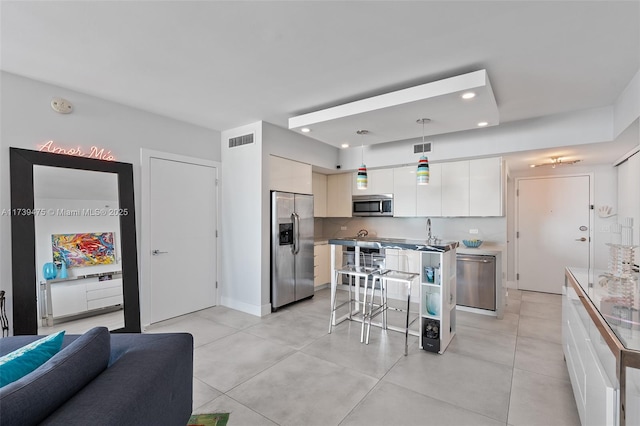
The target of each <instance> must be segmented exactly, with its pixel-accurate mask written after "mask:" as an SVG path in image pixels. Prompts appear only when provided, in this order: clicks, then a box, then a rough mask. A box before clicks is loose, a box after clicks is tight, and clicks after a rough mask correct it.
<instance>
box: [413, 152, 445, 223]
mask: <svg viewBox="0 0 640 426" xmlns="http://www.w3.org/2000/svg"><path fill="white" fill-rule="evenodd" d="M415 169H416V168H415V167H414V170H415ZM414 183H415V174H414ZM416 216H422V217H427V216H436V217H437V216H442V164H430V165H429V184H428V185H417V184H416Z"/></svg>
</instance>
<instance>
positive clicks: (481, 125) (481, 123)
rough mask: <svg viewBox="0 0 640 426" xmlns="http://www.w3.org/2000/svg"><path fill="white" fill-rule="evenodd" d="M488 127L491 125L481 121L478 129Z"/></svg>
mask: <svg viewBox="0 0 640 426" xmlns="http://www.w3.org/2000/svg"><path fill="white" fill-rule="evenodd" d="M488 125H489V123H487V122H486V121H481V122H479V123H478V127H486V126H488Z"/></svg>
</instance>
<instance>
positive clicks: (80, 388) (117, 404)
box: [0, 327, 193, 426]
mask: <svg viewBox="0 0 640 426" xmlns="http://www.w3.org/2000/svg"><path fill="white" fill-rule="evenodd" d="M40 337H42V336H13V337H6V338H3V339H0V356H2V355H5V354H7V353H9V352H12V351H14V350H15V349H18V348H20V347H22V346H24V345H26V344H28V343H30V342H32V341H34V340H37V339H38V338H40ZM192 392H193V337H192V336H191V335H190V334H188V333H169V334H110V333H109V332H108V330H107V329H106V328H104V327H98V328H94V329H92V330H90V331H88V332H87V333H85V334H83V335H69V336H65V337H64V341H63V344H62V349H61V350H60V352H58V353H57V354H56V355H54V356H53V357H52V358H51V359H49V361H47V362H46V363H45V364H43V365H42V366H41V367H39V368H38V369H36V370H35V371H33V372H31V373H30V374H28V375H26V376H25V377H23V378H21V379H19V380H17V381H15V382H13V383H10V384H8V385H6V386H4V387H2V388H0V425H2V426H5V425H6V426H9V425H21V426H24V425H32V424H45V425H87V424H96V425H114V426H115V425H118V426H120V425H154V426H155V425H168V426H171V425H176V426H178V425H180V426H184V425H186V424H187V423H188V420H189V416H190V415H191V409H192V397H193V395H192Z"/></svg>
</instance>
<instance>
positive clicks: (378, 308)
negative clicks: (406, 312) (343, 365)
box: [360, 274, 387, 345]
mask: <svg viewBox="0 0 640 426" xmlns="http://www.w3.org/2000/svg"><path fill="white" fill-rule="evenodd" d="M376 282H378V289H379V290H380V304H379V305H376V304H375V296H376ZM367 287H368V286H366V285H365V289H364V300H365V306H366V301H367V297H368V296H367V293H368V291H367ZM380 314H382V329H383V330H386V329H387V287H386V282H385V280H384V279H381V278H380V277H379V276H378V275H375V274H374V275H372V278H371V301H370V302H369V310H368V312H365V313H364V315H363V318H362V319H363V321H362V329H361V331H360V342H364V343H366V344H367V345H368V344H369V335H370V333H371V320H372V319H373V318H375V317H377V316H378V315H380ZM365 322H366V323H367V324H366V326H367V333H366V339H365V332H364V329H365Z"/></svg>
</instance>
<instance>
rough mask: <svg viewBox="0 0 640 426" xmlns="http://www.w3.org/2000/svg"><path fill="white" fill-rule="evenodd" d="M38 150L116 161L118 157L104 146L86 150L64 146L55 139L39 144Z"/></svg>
mask: <svg viewBox="0 0 640 426" xmlns="http://www.w3.org/2000/svg"><path fill="white" fill-rule="evenodd" d="M38 151H41V152H51V153H53V154H64V155H72V156H75V157H85V158H96V159H98V160H104V161H114V160H115V159H116V158H115V157H114V156H113V155H112V154H111V151H105V149H104V148H99V147H97V146H92V147H91V148H89V151H88V152H87V151H84V150H83V149H82V148H81V147H79V146H78V147H76V148H62V147H60V146H57V145H55V144H54V142H53V141H48V142H46V143H44V144H42V145H38Z"/></svg>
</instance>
